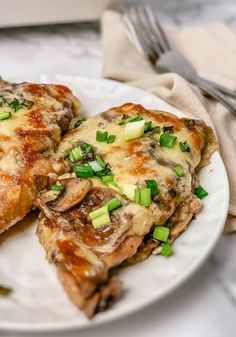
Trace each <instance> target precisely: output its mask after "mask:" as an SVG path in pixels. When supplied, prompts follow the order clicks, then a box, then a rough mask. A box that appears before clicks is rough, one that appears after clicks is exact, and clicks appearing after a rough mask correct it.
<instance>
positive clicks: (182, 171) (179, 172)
mask: <svg viewBox="0 0 236 337" xmlns="http://www.w3.org/2000/svg"><path fill="white" fill-rule="evenodd" d="M172 169H173V171H174V172H175V174H176V175H177V176H178V177H185V176H186V174H187V172H186V171H185V169H184V167H183V166H182V165H180V164H179V165H175V166H174V167H172Z"/></svg>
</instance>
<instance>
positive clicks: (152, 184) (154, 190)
mask: <svg viewBox="0 0 236 337" xmlns="http://www.w3.org/2000/svg"><path fill="white" fill-rule="evenodd" d="M145 183H146V186H147V188H150V190H151V195H153V196H154V195H156V194H157V193H158V192H159V188H158V185H157V183H156V181H155V180H153V179H150V180H145Z"/></svg>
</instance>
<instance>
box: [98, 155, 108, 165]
mask: <svg viewBox="0 0 236 337" xmlns="http://www.w3.org/2000/svg"><path fill="white" fill-rule="evenodd" d="M96 161H97V162H98V164H99V165H100V166H101V167H103V168H104V167H105V166H106V163H105V162H104V160H103V159H102V158H101V157H100V156H99V155H96Z"/></svg>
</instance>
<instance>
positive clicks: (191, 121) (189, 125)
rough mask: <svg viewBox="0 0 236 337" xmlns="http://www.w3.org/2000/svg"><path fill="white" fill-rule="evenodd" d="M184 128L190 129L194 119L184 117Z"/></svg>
mask: <svg viewBox="0 0 236 337" xmlns="http://www.w3.org/2000/svg"><path fill="white" fill-rule="evenodd" d="M184 123H185V126H186V128H188V129H192V128H193V127H194V125H195V120H194V119H186V120H185V121H184Z"/></svg>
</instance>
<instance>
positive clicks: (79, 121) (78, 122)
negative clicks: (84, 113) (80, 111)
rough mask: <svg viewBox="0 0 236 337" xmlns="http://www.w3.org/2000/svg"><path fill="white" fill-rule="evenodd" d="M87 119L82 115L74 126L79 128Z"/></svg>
mask: <svg viewBox="0 0 236 337" xmlns="http://www.w3.org/2000/svg"><path fill="white" fill-rule="evenodd" d="M85 121H86V117H81V118H80V119H78V120H77V122H76V123H75V125H74V128H78V127H79V126H80V125H81V124H82V123H83V122H85Z"/></svg>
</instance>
